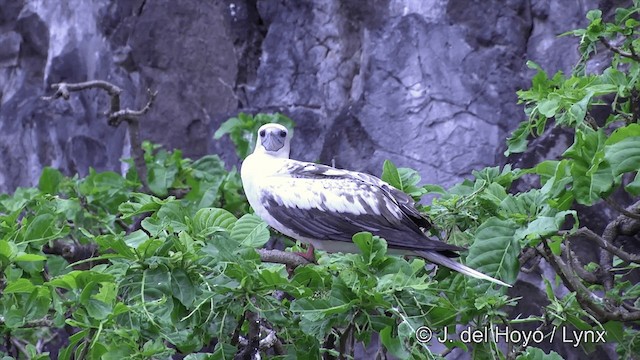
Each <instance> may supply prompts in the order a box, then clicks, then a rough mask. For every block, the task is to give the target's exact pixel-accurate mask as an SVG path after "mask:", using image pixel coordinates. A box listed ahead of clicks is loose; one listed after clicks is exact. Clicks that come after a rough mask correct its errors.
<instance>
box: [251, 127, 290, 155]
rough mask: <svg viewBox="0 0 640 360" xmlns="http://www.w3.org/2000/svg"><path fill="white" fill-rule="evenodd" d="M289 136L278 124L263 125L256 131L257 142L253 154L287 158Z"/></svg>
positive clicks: (284, 128) (287, 131)
mask: <svg viewBox="0 0 640 360" xmlns="http://www.w3.org/2000/svg"><path fill="white" fill-rule="evenodd" d="M290 143H291V135H290V134H289V130H287V128H286V127H284V126H282V125H280V124H275V123H271V124H265V125H262V126H261V127H260V129H258V141H257V142H256V149H255V150H254V153H263V154H268V155H271V156H275V157H279V158H287V159H288V158H289V151H290V149H291V146H290Z"/></svg>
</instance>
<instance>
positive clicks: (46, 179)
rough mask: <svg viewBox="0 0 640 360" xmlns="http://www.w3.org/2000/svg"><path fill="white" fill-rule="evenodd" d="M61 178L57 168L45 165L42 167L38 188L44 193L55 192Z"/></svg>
mask: <svg viewBox="0 0 640 360" xmlns="http://www.w3.org/2000/svg"><path fill="white" fill-rule="evenodd" d="M63 179H64V176H63V175H62V173H61V172H60V171H59V170H57V169H54V168H51V167H48V166H47V167H45V168H44V169H42V175H40V180H39V181H38V188H39V189H40V191H42V192H43V193H45V194H52V195H53V194H56V193H57V192H58V187H59V186H60V183H61V182H62V180H63Z"/></svg>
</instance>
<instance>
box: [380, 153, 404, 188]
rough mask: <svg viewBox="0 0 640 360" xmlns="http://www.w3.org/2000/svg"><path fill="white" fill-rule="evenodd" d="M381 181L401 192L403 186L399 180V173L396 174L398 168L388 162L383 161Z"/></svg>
mask: <svg viewBox="0 0 640 360" xmlns="http://www.w3.org/2000/svg"><path fill="white" fill-rule="evenodd" d="M381 179H382V180H383V181H386V182H388V183H389V185H391V186H393V187H394V188H396V189H399V190H402V189H403V188H404V186H403V185H402V179H401V178H400V173H399V172H398V168H396V166H395V165H394V164H393V163H392V162H391V161H389V160H385V161H384V164H382V177H381Z"/></svg>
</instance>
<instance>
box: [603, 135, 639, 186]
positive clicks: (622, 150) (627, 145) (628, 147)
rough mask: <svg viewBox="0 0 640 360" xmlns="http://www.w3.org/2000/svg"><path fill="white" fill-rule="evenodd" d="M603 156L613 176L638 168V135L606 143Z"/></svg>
mask: <svg viewBox="0 0 640 360" xmlns="http://www.w3.org/2000/svg"><path fill="white" fill-rule="evenodd" d="M618 130H619V129H618ZM605 158H606V159H607V161H608V162H609V163H610V164H611V168H612V170H613V174H614V175H615V176H618V175H620V174H624V173H626V172H631V171H638V170H640V136H630V137H627V138H624V139H622V140H620V141H618V142H616V143H613V144H611V145H607V146H606V147H605Z"/></svg>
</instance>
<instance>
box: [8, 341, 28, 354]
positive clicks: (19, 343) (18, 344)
mask: <svg viewBox="0 0 640 360" xmlns="http://www.w3.org/2000/svg"><path fill="white" fill-rule="evenodd" d="M11 344H13V346H15V347H16V348H18V350H20V352H21V353H23V354H24V356H26V357H28V356H29V352H28V351H27V348H26V347H25V346H24V345H23V344H22V343H21V342H20V340H18V339H16V338H11Z"/></svg>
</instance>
